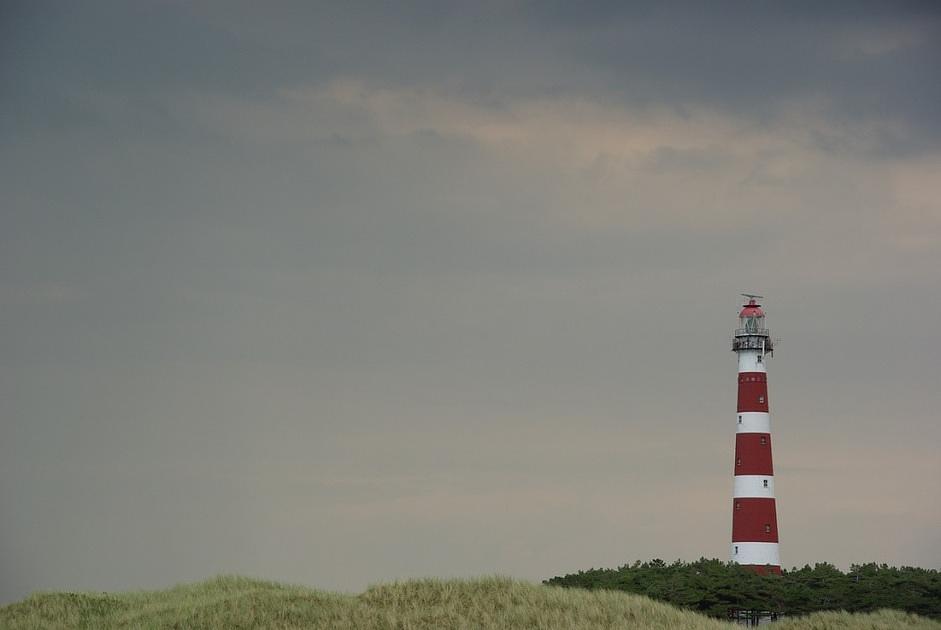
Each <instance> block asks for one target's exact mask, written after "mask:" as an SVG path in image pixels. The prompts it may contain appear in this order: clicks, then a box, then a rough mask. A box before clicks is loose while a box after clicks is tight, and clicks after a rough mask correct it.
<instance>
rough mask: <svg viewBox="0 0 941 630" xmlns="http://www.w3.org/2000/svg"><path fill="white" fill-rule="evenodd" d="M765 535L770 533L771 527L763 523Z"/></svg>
mask: <svg viewBox="0 0 941 630" xmlns="http://www.w3.org/2000/svg"><path fill="white" fill-rule="evenodd" d="M765 533H766V534H770V533H771V525H770V524H769V523H765Z"/></svg>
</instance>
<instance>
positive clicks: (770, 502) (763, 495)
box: [731, 293, 781, 574]
mask: <svg viewBox="0 0 941 630" xmlns="http://www.w3.org/2000/svg"><path fill="white" fill-rule="evenodd" d="M742 295H743V296H744V297H745V298H747V299H748V302H747V303H746V304H745V305H743V306H742V310H741V312H740V313H739V315H738V317H739V328H737V329H736V330H735V333H734V335H733V337H732V351H733V352H735V353H736V355H737V356H738V421H737V423H736V433H735V483H734V485H733V490H732V549H731V552H732V553H731V557H732V562H735V563H738V564H741V565H744V566H747V567H749V568H752V569H754V570H755V571H757V572H758V573H762V574H764V573H776V574H780V573H781V559H780V554H779V553H778V518H777V512H776V506H775V499H774V469H773V467H772V462H771V416H770V414H769V407H768V372H767V370H766V367H765V359H766V357H768V356H770V355H771V353H772V351H773V350H774V342H773V341H772V339H771V333H770V331H769V330H768V329H767V328H766V327H765V313H764V311H763V310H762V309H761V304H759V303H758V302H757V300H759V299H761V296H760V295H754V294H749V293H743V294H742Z"/></svg>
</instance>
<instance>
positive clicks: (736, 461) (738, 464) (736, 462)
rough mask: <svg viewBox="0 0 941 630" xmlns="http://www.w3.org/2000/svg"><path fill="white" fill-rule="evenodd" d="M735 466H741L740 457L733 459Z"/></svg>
mask: <svg viewBox="0 0 941 630" xmlns="http://www.w3.org/2000/svg"><path fill="white" fill-rule="evenodd" d="M735 465H736V466H741V465H742V458H741V457H737V458H736V459H735Z"/></svg>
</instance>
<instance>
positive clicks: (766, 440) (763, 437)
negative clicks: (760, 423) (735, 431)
mask: <svg viewBox="0 0 941 630" xmlns="http://www.w3.org/2000/svg"><path fill="white" fill-rule="evenodd" d="M761 443H762V444H767V443H768V438H766V437H765V436H763V435H762V436H761Z"/></svg>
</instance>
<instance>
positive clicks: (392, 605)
mask: <svg viewBox="0 0 941 630" xmlns="http://www.w3.org/2000/svg"><path fill="white" fill-rule="evenodd" d="M734 627H735V626H731V625H730V624H727V623H724V622H721V621H716V620H714V619H710V618H708V617H704V616H702V615H699V614H697V613H693V612H690V611H685V610H680V609H678V608H674V607H673V606H670V605H668V604H662V603H659V602H655V601H653V600H651V599H648V598H646V597H642V596H639V595H631V594H628V593H621V592H615V591H604V590H598V591H583V590H578V589H563V588H558V587H550V586H543V585H536V584H529V583H526V582H519V581H514V580H510V579H507V578H500V577H493V578H480V579H474V580H434V579H428V580H410V581H404V582H393V583H388V584H380V585H377V586H373V587H371V588H369V589H368V590H366V592H364V593H362V594H360V595H339V594H334V593H327V592H323V591H316V590H312V589H309V588H304V587H299V586H289V585H284V584H277V583H273V582H263V581H259V580H251V579H247V578H241V577H219V578H215V579H212V580H209V581H207V582H202V583H199V584H194V585H188V586H178V587H175V588H171V589H168V590H164V591H153V592H132V593H41V594H35V595H32V596H30V597H28V598H26V599H25V600H23V601H21V602H17V603H15V604H11V605H9V606H5V607H3V608H0V628H10V629H11V630H14V629H21V628H23V629H25V628H96V629H98V628H101V629H108V628H142V629H143V628H152V629H156V628H187V629H188V628H206V629H208V628H212V629H216V628H218V629H222V628H226V629H228V628H279V629H288V628H316V629H327V628H330V629H336V630H347V629H349V630H353V629H356V630H432V629H443V628H454V629H461V630H464V629H466V630H471V629H474V630H498V629H499V630H522V629H524V628H525V629H531V628H533V629H545V630H562V629H565V630H589V629H591V630H602V629H612V630H613V629H615V628H618V629H633V628H637V629H640V628H644V629H647V628H649V629H652V630H658V629H667V628H670V629H676V628H689V629H691V630H715V629H725V630H730V629H731V628H734ZM773 627H774V628H775V629H776V630H818V629H819V630H823V629H831V628H832V629H843V628H846V629H850V630H864V629H865V630H895V629H897V628H909V629H912V630H941V623H938V622H935V621H931V620H928V619H924V618H920V617H916V616H914V615H907V614H905V613H901V612H897V611H879V612H876V613H872V614H868V615H850V614H848V613H839V612H834V613H818V614H814V615H810V616H808V617H803V618H800V619H791V620H788V621H783V622H779V623H777V624H775V625H774V626H773Z"/></svg>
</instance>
